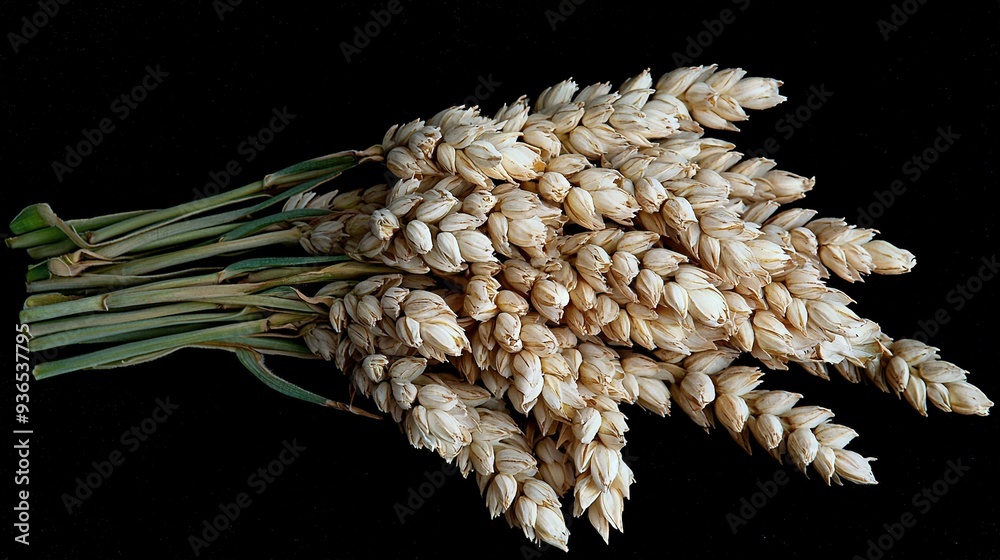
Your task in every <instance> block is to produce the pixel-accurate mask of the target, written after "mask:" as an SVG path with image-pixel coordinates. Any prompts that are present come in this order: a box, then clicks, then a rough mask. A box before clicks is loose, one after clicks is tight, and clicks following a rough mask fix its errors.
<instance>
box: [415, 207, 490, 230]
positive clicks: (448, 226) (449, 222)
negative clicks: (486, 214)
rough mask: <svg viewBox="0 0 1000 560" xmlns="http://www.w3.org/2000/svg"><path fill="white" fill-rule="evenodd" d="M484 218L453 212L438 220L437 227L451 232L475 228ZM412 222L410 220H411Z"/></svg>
mask: <svg viewBox="0 0 1000 560" xmlns="http://www.w3.org/2000/svg"><path fill="white" fill-rule="evenodd" d="M484 221H485V220H483V219H480V218H478V217H476V216H473V215H472V214H466V213H465V212H454V213H452V214H448V215H447V216H445V217H444V218H441V221H440V222H438V225H437V226H438V229H440V230H441V231H450V232H452V233H454V232H456V231H462V230H466V229H476V228H478V227H479V226H481V225H483V222H484ZM411 223H412V222H411Z"/></svg>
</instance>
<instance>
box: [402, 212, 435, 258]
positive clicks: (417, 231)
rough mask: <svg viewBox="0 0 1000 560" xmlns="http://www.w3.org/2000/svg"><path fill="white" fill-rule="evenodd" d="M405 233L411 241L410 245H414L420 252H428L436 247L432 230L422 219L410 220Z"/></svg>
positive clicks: (407, 239) (414, 248) (408, 240)
mask: <svg viewBox="0 0 1000 560" xmlns="http://www.w3.org/2000/svg"><path fill="white" fill-rule="evenodd" d="M404 233H405V235H406V241H407V242H409V244H410V247H412V248H413V250H414V251H416V252H417V253H418V254H421V255H423V254H426V253H427V252H428V251H430V250H431V249H433V248H434V240H433V238H432V237H431V230H430V228H428V227H427V224H425V223H424V222H421V221H420V220H412V221H410V222H409V223H408V224H406V229H405V232H404Z"/></svg>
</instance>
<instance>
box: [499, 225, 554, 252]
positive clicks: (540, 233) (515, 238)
mask: <svg viewBox="0 0 1000 560" xmlns="http://www.w3.org/2000/svg"><path fill="white" fill-rule="evenodd" d="M547 234H548V230H547V229H546V227H545V224H544V223H543V222H542V221H541V220H539V219H538V218H529V219H526V220H510V221H509V223H508V229H507V237H508V239H510V242H511V243H514V244H515V245H518V246H521V247H525V248H527V247H540V246H542V245H544V244H545V238H546V235H547Z"/></svg>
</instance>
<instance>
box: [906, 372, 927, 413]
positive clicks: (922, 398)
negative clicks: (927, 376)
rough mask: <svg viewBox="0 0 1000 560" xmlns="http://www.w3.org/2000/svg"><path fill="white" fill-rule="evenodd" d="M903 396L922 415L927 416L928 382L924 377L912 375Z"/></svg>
mask: <svg viewBox="0 0 1000 560" xmlns="http://www.w3.org/2000/svg"><path fill="white" fill-rule="evenodd" d="M903 396H904V397H906V402H908V403H910V406H912V407H913V408H914V409H915V410H916V411H917V412H919V413H920V415H921V416H927V384H926V383H925V382H924V380H923V379H921V378H920V377H918V376H916V375H911V376H910V380H909V381H908V382H907V383H906V388H905V389H904V390H903Z"/></svg>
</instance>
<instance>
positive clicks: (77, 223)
mask: <svg viewBox="0 0 1000 560" xmlns="http://www.w3.org/2000/svg"><path fill="white" fill-rule="evenodd" d="M153 211H154V210H136V211H133V212H121V213H118V214H108V215H106V216H97V217H95V218H87V219H83V220H67V221H66V223H67V224H69V225H70V226H73V228H74V229H76V230H77V231H89V230H92V229H97V228H102V227H105V226H109V225H111V224H116V223H118V222H121V221H122V220H126V219H128V218H134V217H135V216H140V215H142V214H148V213H150V212H153ZM26 212H31V213H32V214H34V215H35V216H39V214H37V211H35V209H34V206H29V207H28V208H25V209H24V210H22V211H21V214H18V218H20V217H21V216H22V215H23V214H25V213H26ZM18 218H14V220H13V221H12V222H11V224H10V229H11V231H12V232H14V233H19V231H18V230H23V229H24V228H26V227H34V226H35V225H38V224H41V225H43V226H45V227H42V228H41V229H35V230H32V231H29V232H27V233H24V234H23V235H18V236H17V237H8V238H7V239H6V240H4V241H5V243H6V244H7V246H8V247H10V248H11V249H28V248H31V247H37V246H39V245H48V244H51V243H55V242H57V241H60V240H65V239H66V235H65V234H64V233H63V232H62V231H60V230H59V228H57V227H53V226H48V225H45V222H44V221H41V220H40V219H39V218H35V217H32V218H30V219H28V218H27V217H26V218H25V220H24V221H23V222H20V223H19V222H18ZM36 219H37V220H38V221H37V222H36ZM15 224H16V225H15ZM75 246H76V245H74V247H75Z"/></svg>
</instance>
